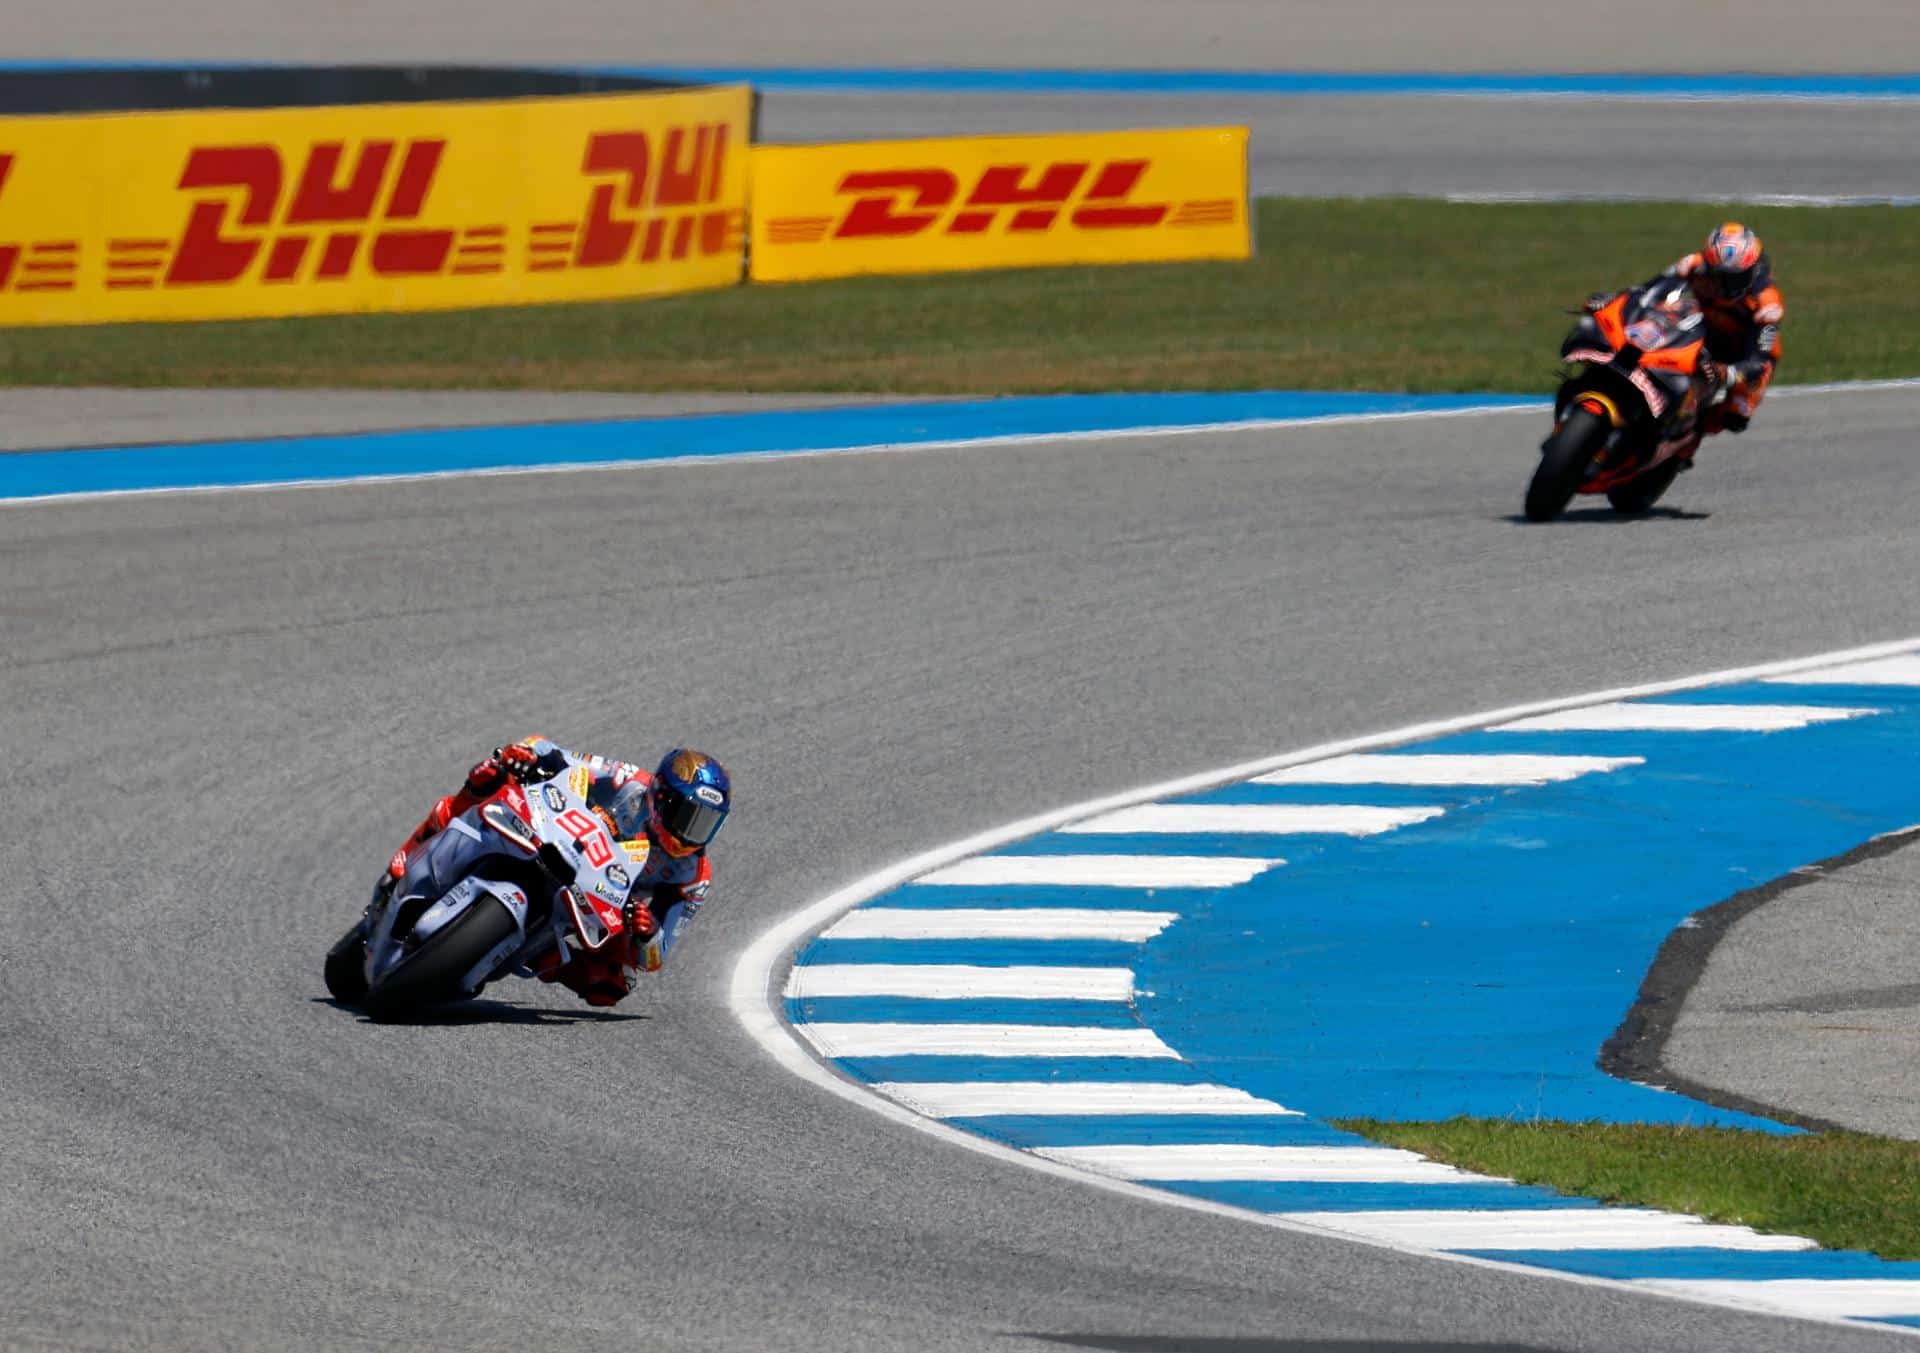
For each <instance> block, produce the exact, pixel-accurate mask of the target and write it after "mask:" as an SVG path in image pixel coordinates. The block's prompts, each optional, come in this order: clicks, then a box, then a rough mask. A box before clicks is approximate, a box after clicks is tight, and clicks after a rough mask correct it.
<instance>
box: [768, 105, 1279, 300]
mask: <svg viewBox="0 0 1920 1353" xmlns="http://www.w3.org/2000/svg"><path fill="white" fill-rule="evenodd" d="M752 236H753V245H752V251H751V263H750V273H751V276H752V278H753V280H754V281H757V282H790V281H797V280H800V279H802V278H815V277H845V276H848V275H849V274H853V273H882V272H947V271H956V270H961V269H970V268H1018V267H1032V266H1038V265H1047V264H1063V263H1145V262H1161V261H1166V260H1171V259H1198V258H1216V259H1218V258H1225V259H1234V258H1246V257H1248V256H1249V255H1251V254H1252V252H1253V232H1252V225H1251V222H1250V221H1249V219H1248V212H1247V129H1246V128H1244V127H1208V128H1199V129H1189V130H1180V131H1139V132H1091V133H1083V134H1074V135H1060V136H997V137H966V138H960V139H954V140H923V141H921V140H917V141H869V142H860V143H853V144H846V145H830V146H755V147H754V150H753V224H752Z"/></svg>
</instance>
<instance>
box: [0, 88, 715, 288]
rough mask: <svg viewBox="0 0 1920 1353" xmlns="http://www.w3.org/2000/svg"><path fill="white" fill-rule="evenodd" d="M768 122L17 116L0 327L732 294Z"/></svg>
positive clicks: (586, 99) (540, 113)
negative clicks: (721, 290) (710, 291)
mask: <svg viewBox="0 0 1920 1353" xmlns="http://www.w3.org/2000/svg"><path fill="white" fill-rule="evenodd" d="M751 107H752V92H751V90H749V89H748V88H747V87H746V86H744V85H741V86H729V87H722V88H716V89H703V90H690V91H678V92H671V93H660V94H654V93H646V94H618V95H610V96H581V97H572V98H558V99H518V100H507V101H499V102H485V103H408V104H375V105H362V106H348V107H330V108H297V109H294V108H287V109H269V110H264V111H220V112H180V113H139V114H114V115H106V116H92V115H88V116H77V117H27V118H0V324H94V323H100V322H102V321H110V320H185V319H226V318H237V317H244V316H272V315H310V314H322V313H329V312H338V311H354V310H430V309H447V308H453V307H464V306H483V305H521V304H530V303H534V302H546V301H578V300H593V299H601V298H605V297H614V296H638V295H646V294H650V293H657V292H667V291H685V290H690V289H693V288H698V287H717V286H725V285H728V284H729V283H733V282H737V281H739V279H740V272H741V266H742V245H743V242H744V235H745V227H746V211H745V209H746V190H747V163H746V161H747V154H746V152H747V148H748V147H747V140H748V134H749V128H750V126H751Z"/></svg>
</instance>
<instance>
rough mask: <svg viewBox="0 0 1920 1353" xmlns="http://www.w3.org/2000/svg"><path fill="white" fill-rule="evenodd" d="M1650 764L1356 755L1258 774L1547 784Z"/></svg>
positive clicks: (1275, 780)
mask: <svg viewBox="0 0 1920 1353" xmlns="http://www.w3.org/2000/svg"><path fill="white" fill-rule="evenodd" d="M1645 764H1646V758H1644V757H1638V756H1528V755H1517V756H1502V755H1498V754H1493V755H1478V754H1460V753H1452V754H1449V753H1439V752H1411V753H1406V754H1404V755H1397V754H1383V753H1377V752H1355V753H1354V754H1353V755H1351V756H1336V757H1334V758H1332V759H1331V760H1328V761H1315V762H1313V763H1311V764H1309V765H1305V766H1289V767H1287V768H1286V769H1285V770H1276V771H1272V772H1270V773H1269V774H1266V775H1256V776H1255V777H1254V778H1253V781H1252V783H1254V784H1256V785H1547V784H1556V783H1558V782H1560V781H1562V780H1573V779H1577V778H1579V777H1580V776H1582V775H1599V774H1604V773H1606V772H1607V771H1614V770H1620V769H1621V768H1622V767H1625V766H1640V765H1645Z"/></svg>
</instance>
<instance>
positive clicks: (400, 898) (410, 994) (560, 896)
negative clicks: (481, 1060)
mask: <svg viewBox="0 0 1920 1353" xmlns="http://www.w3.org/2000/svg"><path fill="white" fill-rule="evenodd" d="M587 788H588V785H587V779H586V775H585V773H584V772H581V771H576V772H574V773H571V774H568V775H564V776H558V777H556V778H554V779H552V780H549V781H547V782H545V783H544V784H535V785H525V786H522V785H519V784H516V783H514V782H513V781H511V780H509V781H508V782H507V783H506V784H504V785H503V786H502V787H501V788H500V790H499V791H498V792H497V793H495V794H494V795H493V796H492V797H490V798H488V799H486V800H484V801H483V802H481V803H478V804H476V805H475V806H474V807H472V808H470V809H468V810H467V811H466V812H464V813H462V814H461V815H460V816H458V817H456V818H453V819H452V820H451V821H449V822H448V823H447V826H446V829H445V830H444V831H442V832H440V833H439V834H438V835H437V836H434V837H432V838H431V839H429V840H428V841H427V842H425V843H424V844H422V845H419V846H415V847H414V848H413V849H412V850H410V851H409V852H407V854H406V857H405V868H404V872H403V873H402V874H401V876H400V878H399V879H398V880H396V881H394V882H393V883H392V884H391V885H388V884H384V883H383V884H382V885H381V887H379V888H376V889H375V891H374V895H373V900H372V901H371V902H370V903H368V905H367V909H366V913H365V914H364V915H363V916H362V917H361V918H360V920H359V921H358V922H357V923H356V924H355V925H354V927H353V929H351V930H349V931H348V932H347V933H346V934H345V935H343V936H341V937H340V939H339V941H338V942H337V943H335V944H334V946H333V948H332V949H330V950H328V951H327V959H326V968H325V975H326V982H327V990H328V991H329V992H331V993H332V994H333V996H334V999H336V1000H338V1001H340V1002H341V1003H343V1004H347V1005H358V1006H360V1007H361V1008H362V1009H364V1010H365V1011H366V1012H367V1013H368V1014H369V1015H371V1016H372V1017H373V1018H375V1019H392V1018H395V1017H396V1016H400V1015H404V1014H407V1013H410V1012H413V1011H416V1010H420V1009H422V1008H425V1007H429V1006H433V1005H438V1004H443V1003H445V1002H448V1001H455V1000H461V999H463V998H466V997H469V996H473V995H475V994H477V993H478V992H479V991H480V989H481V988H482V987H484V986H485V985H486V984H487V983H489V982H491V981H494V980H495V979H497V978H500V977H504V976H508V975H510V974H511V975H519V976H531V975H532V970H531V968H530V966H529V965H531V964H533V963H535V962H536V961H538V960H540V959H541V958H543V957H544V956H545V955H547V954H549V953H551V952H553V951H555V950H556V949H564V950H570V951H572V952H573V953H580V952H588V953H592V952H597V951H599V950H601V949H604V948H605V947H606V946H607V945H608V944H610V943H611V942H612V941H613V940H614V939H615V937H617V936H619V935H620V934H622V933H624V930H625V926H626V912H625V907H626V901H627V894H628V891H629V888H630V885H631V882H632V879H633V877H634V876H635V875H636V874H638V872H639V869H640V867H641V866H642V865H643V864H644V863H645V862H646V851H647V849H648V846H647V843H646V842H645V841H638V842H634V841H616V840H615V839H614V837H613V834H612V833H611V832H610V831H609V830H608V829H607V825H606V823H605V822H604V821H603V820H602V819H601V817H600V815H599V814H598V813H597V812H596V811H595V810H594V809H593V808H592V807H591V806H590V805H589V804H588V802H587V800H586V798H585V795H586V792H587ZM659 943H660V940H659V937H658V936H655V937H654V938H653V939H652V940H651V941H650V944H651V945H658V944H659ZM566 956H567V957H571V954H569V955H566ZM650 966H653V967H657V966H658V958H657V956H652V958H651V963H650Z"/></svg>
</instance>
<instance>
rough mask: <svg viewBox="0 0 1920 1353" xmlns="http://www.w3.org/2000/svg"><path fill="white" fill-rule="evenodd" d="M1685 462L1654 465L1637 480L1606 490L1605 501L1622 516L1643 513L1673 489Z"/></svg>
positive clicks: (1677, 461)
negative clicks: (1662, 495)
mask: <svg viewBox="0 0 1920 1353" xmlns="http://www.w3.org/2000/svg"><path fill="white" fill-rule="evenodd" d="M1685 464H1686V462H1685V461H1682V460H1680V459H1678V458H1677V457H1676V458H1675V459H1673V460H1670V461H1667V462H1666V463H1665V464H1664V465H1656V466H1655V467H1654V468H1653V469H1651V470H1649V471H1648V472H1647V473H1646V474H1643V475H1641V476H1640V477H1639V478H1638V479H1629V480H1628V481H1627V482H1626V483H1624V484H1622V485H1621V486H1620V487H1619V488H1617V489H1608V490H1607V501H1608V502H1610V503H1612V504H1613V510H1614V511H1615V512H1618V513H1621V514H1622V515H1623V516H1629V517H1630V516H1633V515H1634V514H1636V513H1640V512H1645V511H1646V510H1647V509H1648V508H1650V507H1652V506H1653V505H1654V504H1655V503H1657V502H1659V501H1660V495H1661V494H1663V493H1665V492H1666V491H1667V490H1668V489H1670V488H1672V487H1673V481H1674V480H1676V479H1678V478H1679V477H1680V470H1681V467H1682V466H1683V465H1685Z"/></svg>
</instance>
